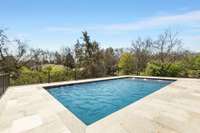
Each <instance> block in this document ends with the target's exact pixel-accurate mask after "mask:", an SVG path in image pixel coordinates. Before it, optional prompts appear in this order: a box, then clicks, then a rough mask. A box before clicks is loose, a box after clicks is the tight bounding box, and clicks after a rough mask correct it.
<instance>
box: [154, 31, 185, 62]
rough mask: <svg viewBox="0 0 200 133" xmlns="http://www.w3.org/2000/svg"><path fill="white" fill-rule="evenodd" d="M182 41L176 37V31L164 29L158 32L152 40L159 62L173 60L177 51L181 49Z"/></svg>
mask: <svg viewBox="0 0 200 133" xmlns="http://www.w3.org/2000/svg"><path fill="white" fill-rule="evenodd" d="M181 44H182V41H181V40H180V39H179V38H178V32H172V31H171V30H166V31H165V32H164V33H163V34H160V35H159V37H158V39H157V40H156V41H155V42H154V48H155V52H156V54H157V58H158V59H159V61H160V62H161V63H165V62H169V61H174V60H175V57H176V55H177V53H178V52H179V50H180V49H181Z"/></svg>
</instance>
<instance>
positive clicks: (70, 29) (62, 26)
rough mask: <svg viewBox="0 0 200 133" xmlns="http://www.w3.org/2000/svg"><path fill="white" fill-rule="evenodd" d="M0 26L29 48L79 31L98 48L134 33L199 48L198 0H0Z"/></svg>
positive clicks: (70, 38) (66, 41)
mask: <svg viewBox="0 0 200 133" xmlns="http://www.w3.org/2000/svg"><path fill="white" fill-rule="evenodd" d="M0 4H1V9H0V10H1V11H0V28H1V29H2V28H3V29H4V28H6V29H7V30H6V32H7V34H8V35H9V36H10V37H11V38H14V39H15V38H20V39H22V40H24V41H26V42H27V43H28V44H29V45H30V47H34V48H42V49H49V50H58V49H59V48H61V47H64V46H68V47H72V46H73V44H74V43H75V42H76V40H77V39H81V32H82V31H88V33H89V35H90V37H91V40H96V41H98V42H99V43H100V46H101V47H110V46H111V47H114V48H126V47H130V46H131V42H132V41H133V40H135V39H137V38H138V37H142V38H148V37H152V38H156V37H157V36H158V35H159V34H160V33H162V32H163V31H164V30H166V29H171V30H172V31H175V32H178V33H179V34H178V37H179V38H180V39H182V40H183V43H184V48H185V49H188V50H192V51H196V52H200V0H0Z"/></svg>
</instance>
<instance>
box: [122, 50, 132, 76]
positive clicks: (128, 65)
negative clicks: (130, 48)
mask: <svg viewBox="0 0 200 133" xmlns="http://www.w3.org/2000/svg"><path fill="white" fill-rule="evenodd" d="M118 67H119V68H120V70H121V71H122V73H123V74H132V73H133V70H134V57H133V55H132V54H131V53H127V52H126V53H123V54H122V55H121V57H120V60H119V63H118Z"/></svg>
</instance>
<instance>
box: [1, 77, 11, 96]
mask: <svg viewBox="0 0 200 133" xmlns="http://www.w3.org/2000/svg"><path fill="white" fill-rule="evenodd" d="M9 84H10V76H9V74H0V96H1V95H2V94H3V93H4V92H5V91H6V89H7V88H8V86H9Z"/></svg>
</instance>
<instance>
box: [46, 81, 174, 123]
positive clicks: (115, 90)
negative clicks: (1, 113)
mask: <svg viewBox="0 0 200 133" xmlns="http://www.w3.org/2000/svg"><path fill="white" fill-rule="evenodd" d="M171 82H173V81H168V80H144V79H133V78H123V79H113V80H106V81H98V82H91V83H82V84H73V85H66V86H58V87H49V88H47V91H48V92H49V93H50V94H51V95H52V96H53V97H54V98H56V99H57V100H58V101H59V102H60V103H62V104H63V105H64V106H65V107H66V108H67V109H69V110H70V111H71V112H72V113H74V114H75V115H76V116H77V117H78V118H79V119H80V120H81V121H82V122H84V123H85V124H86V125H90V124H92V123H94V122H96V121H97V120H100V119H102V118H104V117H106V116H107V115H109V114H111V113H113V112H116V111H118V110H120V109H122V108H123V107H125V106H127V105H129V104H131V103H133V102H135V101H137V100H139V99H141V98H143V97H145V96H147V95H149V94H151V93H153V92H155V91H157V90H159V89H161V88H162V87H164V86H166V85H168V84H170V83H171Z"/></svg>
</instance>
